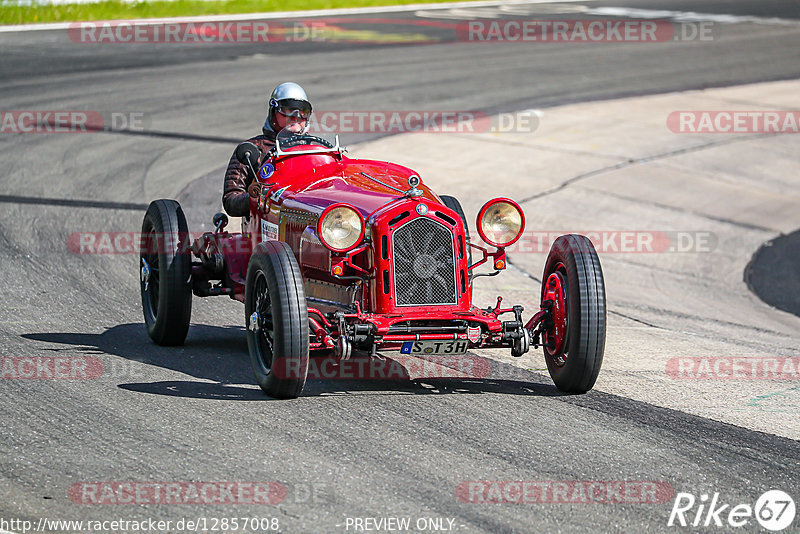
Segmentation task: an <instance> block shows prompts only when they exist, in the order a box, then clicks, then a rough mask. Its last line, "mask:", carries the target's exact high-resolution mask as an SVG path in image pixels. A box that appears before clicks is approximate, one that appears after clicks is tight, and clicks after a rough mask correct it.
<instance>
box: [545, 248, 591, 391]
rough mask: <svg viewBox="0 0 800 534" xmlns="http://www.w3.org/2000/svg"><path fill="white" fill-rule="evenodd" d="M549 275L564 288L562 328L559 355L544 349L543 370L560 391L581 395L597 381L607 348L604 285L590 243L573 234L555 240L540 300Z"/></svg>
mask: <svg viewBox="0 0 800 534" xmlns="http://www.w3.org/2000/svg"><path fill="white" fill-rule="evenodd" d="M552 273H559V274H560V275H561V279H562V280H563V281H564V284H565V286H566V288H565V290H564V294H565V295H566V318H567V326H566V332H565V334H564V337H563V339H564V342H563V348H562V349H561V350H560V351H558V352H557V353H556V352H554V351H552V349H550V348H548V347H547V346H545V347H544V352H545V361H546V362H547V370H548V371H549V372H550V377H551V378H552V379H553V382H554V383H555V385H556V387H558V389H560V390H561V391H565V392H568V393H585V392H587V391H589V390H590V389H592V387H593V386H594V383H595V381H596V380H597V375H598V374H599V373H600V367H601V365H602V363H603V351H604V350H605V344H606V291H605V283H604V281H603V271H602V269H601V268H600V259H599V258H598V257H597V252H596V251H595V249H594V246H593V245H592V242H591V241H590V240H589V239H588V238H587V237H585V236H582V235H576V234H570V235H562V236H560V237H559V238H558V239H556V240H555V242H554V243H553V246H552V247H551V248H550V254H549V255H548V256H547V262H546V263H545V267H544V274H543V277H542V298H543V299H544V295H545V289H546V287H545V284H546V283H547V280H548V278H549V277H550V275H551V274H552ZM545 339H547V336H545Z"/></svg>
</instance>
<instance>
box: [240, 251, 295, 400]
mask: <svg viewBox="0 0 800 534" xmlns="http://www.w3.org/2000/svg"><path fill="white" fill-rule="evenodd" d="M245 320H246V321H247V347H248V350H249V352H250V363H251V364H252V366H253V371H254V372H255V375H256V380H257V381H258V385H259V386H261V389H263V390H264V392H265V393H267V395H269V396H271V397H275V398H280V399H292V398H295V397H297V396H298V395H300V392H301V391H302V390H303V386H304V385H305V383H306V376H307V374H308V350H309V337H308V308H307V304H306V297H305V290H304V288H303V277H302V275H301V273H300V268H299V267H298V265H297V260H296V259H295V257H294V254H293V253H292V250H291V248H290V247H289V245H287V244H286V243H284V242H282V241H267V242H264V243H261V244H259V245H258V247H256V250H255V251H254V252H253V255H252V256H251V258H250V264H249V265H248V268H247V284H246V286H245Z"/></svg>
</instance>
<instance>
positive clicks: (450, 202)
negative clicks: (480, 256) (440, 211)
mask: <svg viewBox="0 0 800 534" xmlns="http://www.w3.org/2000/svg"><path fill="white" fill-rule="evenodd" d="M439 198H440V199H442V204H444V205H445V206H447V207H448V208H450V209H451V210H453V211H454V212H456V213H458V216H459V217H461V222H463V223H464V237H465V238H466V240H467V242H466V243H465V244H464V245H465V246H466V247H467V265H472V247H470V246H469V225H468V224H467V217H466V215H464V209H463V208H462V207H461V202H459V201H458V199H457V198H456V197H451V196H450V195H441V196H439Z"/></svg>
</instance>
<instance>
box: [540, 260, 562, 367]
mask: <svg viewBox="0 0 800 534" xmlns="http://www.w3.org/2000/svg"><path fill="white" fill-rule="evenodd" d="M563 269H564V265H563V264H559V265H558V266H557V267H556V271H555V272H553V273H551V274H550V276H548V277H547V282H546V283H545V286H544V294H543V295H542V303H544V302H545V301H547V300H549V301H552V303H553V307H552V308H551V309H550V310H551V315H552V318H553V327H552V328H550V329H548V330H545V331H544V332H543V334H542V337H543V341H544V344H545V346H544V352H545V354H547V355H548V356H550V357H551V358H553V360H554V361H555V363H556V364H557V365H564V363H565V362H566V360H567V355H566V354H565V353H564V347H565V345H566V341H567V332H568V329H567V326H568V325H567V285H566V282H565V278H564V275H563V274H562V271H563ZM551 344H553V345H554V347H553V348H550V347H549V346H550V345H551Z"/></svg>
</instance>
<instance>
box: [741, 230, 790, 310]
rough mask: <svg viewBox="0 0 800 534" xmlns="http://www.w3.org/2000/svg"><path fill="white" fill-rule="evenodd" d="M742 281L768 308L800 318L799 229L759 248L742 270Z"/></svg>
mask: <svg viewBox="0 0 800 534" xmlns="http://www.w3.org/2000/svg"><path fill="white" fill-rule="evenodd" d="M744 281H745V283H746V284H747V287H748V288H750V291H752V292H753V293H755V294H756V296H758V298H760V299H761V300H763V301H764V302H766V303H767V304H769V305H770V306H774V307H775V308H778V309H779V310H783V311H785V312H789V313H792V314H794V315H797V316H798V317H800V230H795V231H794V232H792V233H790V234H788V235H781V236H779V237H776V238H775V239H772V240H771V241H767V242H766V243H764V244H763V245H761V248H759V249H758V250H757V251H756V253H755V254H753V257H752V258H751V259H750V263H748V264H747V267H746V268H745V271H744Z"/></svg>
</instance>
